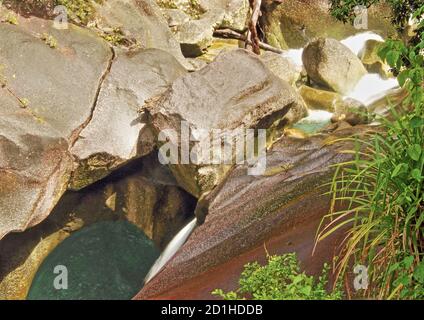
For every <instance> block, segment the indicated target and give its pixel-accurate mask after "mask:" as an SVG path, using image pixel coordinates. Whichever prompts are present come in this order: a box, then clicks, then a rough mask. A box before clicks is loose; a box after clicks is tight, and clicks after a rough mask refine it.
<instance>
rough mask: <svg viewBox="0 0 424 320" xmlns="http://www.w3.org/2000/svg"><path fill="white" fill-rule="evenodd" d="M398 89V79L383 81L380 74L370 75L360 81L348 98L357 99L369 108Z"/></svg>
mask: <svg viewBox="0 0 424 320" xmlns="http://www.w3.org/2000/svg"><path fill="white" fill-rule="evenodd" d="M398 87H399V83H398V81H397V79H396V78H389V79H383V78H381V77H380V75H378V74H374V73H369V74H366V75H365V76H363V77H362V78H361V80H359V82H358V83H357V84H356V86H355V88H354V89H353V90H352V92H350V93H349V94H348V95H347V97H349V98H353V99H356V100H358V101H360V102H362V103H363V104H364V105H365V106H366V107H367V106H369V105H370V104H372V103H373V102H375V101H377V100H378V99H381V98H382V97H384V96H385V95H387V93H388V92H389V91H390V90H391V89H394V88H398Z"/></svg>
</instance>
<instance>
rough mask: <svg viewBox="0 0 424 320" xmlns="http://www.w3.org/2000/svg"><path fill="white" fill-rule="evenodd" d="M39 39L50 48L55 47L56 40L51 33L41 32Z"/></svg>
mask: <svg viewBox="0 0 424 320" xmlns="http://www.w3.org/2000/svg"><path fill="white" fill-rule="evenodd" d="M40 38H41V40H43V41H44V42H45V44H47V45H48V46H49V47H50V48H52V49H55V48H57V40H56V38H55V37H53V36H52V35H49V34H48V33H43V34H42V35H41V37H40Z"/></svg>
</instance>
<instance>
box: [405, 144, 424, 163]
mask: <svg viewBox="0 0 424 320" xmlns="http://www.w3.org/2000/svg"><path fill="white" fill-rule="evenodd" d="M407 152H408V155H409V156H410V157H411V159H412V160H414V161H418V160H419V159H420V156H421V152H422V150H421V146H420V145H419V144H414V145H412V146H409V147H408V149H407Z"/></svg>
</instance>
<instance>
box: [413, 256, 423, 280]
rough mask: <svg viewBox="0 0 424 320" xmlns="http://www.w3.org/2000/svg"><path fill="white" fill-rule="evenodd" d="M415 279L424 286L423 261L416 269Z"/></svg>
mask: <svg viewBox="0 0 424 320" xmlns="http://www.w3.org/2000/svg"><path fill="white" fill-rule="evenodd" d="M414 279H415V280H416V281H418V282H419V283H423V284H424V262H423V261H421V263H420V264H418V266H416V267H415V270H414Z"/></svg>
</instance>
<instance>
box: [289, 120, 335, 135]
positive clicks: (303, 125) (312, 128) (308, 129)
mask: <svg viewBox="0 0 424 320" xmlns="http://www.w3.org/2000/svg"><path fill="white" fill-rule="evenodd" d="M330 123H331V122H330V121H321V122H299V123H296V124H294V125H293V128H296V129H298V130H301V131H303V132H305V133H307V134H314V133H317V132H319V131H320V130H321V129H324V128H325V127H326V126H327V125H329V124H330Z"/></svg>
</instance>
